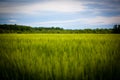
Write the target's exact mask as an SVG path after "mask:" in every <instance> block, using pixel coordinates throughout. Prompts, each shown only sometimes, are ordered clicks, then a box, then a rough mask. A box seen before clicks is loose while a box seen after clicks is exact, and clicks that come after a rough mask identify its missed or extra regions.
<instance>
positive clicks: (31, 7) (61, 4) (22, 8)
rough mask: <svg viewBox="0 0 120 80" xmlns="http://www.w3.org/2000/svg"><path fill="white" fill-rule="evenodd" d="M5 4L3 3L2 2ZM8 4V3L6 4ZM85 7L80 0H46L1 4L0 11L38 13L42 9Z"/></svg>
mask: <svg viewBox="0 0 120 80" xmlns="http://www.w3.org/2000/svg"><path fill="white" fill-rule="evenodd" d="M2 5H3V4H2ZM5 5H6V4H5ZM84 9H85V6H83V5H82V4H81V3H80V2H78V1H46V2H38V3H31V4H24V5H23V4H21V5H17V4H16V5H15V4H14V5H9V6H1V7H0V13H27V14H32V13H37V12H41V11H54V12H79V11H82V10H84Z"/></svg>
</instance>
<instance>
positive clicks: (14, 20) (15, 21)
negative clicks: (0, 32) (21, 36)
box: [8, 19, 17, 23]
mask: <svg viewBox="0 0 120 80" xmlns="http://www.w3.org/2000/svg"><path fill="white" fill-rule="evenodd" d="M8 22H12V23H14V22H17V21H16V20H12V19H11V20H8Z"/></svg>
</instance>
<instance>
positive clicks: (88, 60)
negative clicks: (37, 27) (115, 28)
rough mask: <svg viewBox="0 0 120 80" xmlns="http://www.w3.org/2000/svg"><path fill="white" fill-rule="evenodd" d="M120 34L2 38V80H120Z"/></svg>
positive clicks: (0, 61)
mask: <svg viewBox="0 0 120 80" xmlns="http://www.w3.org/2000/svg"><path fill="white" fill-rule="evenodd" d="M119 76H120V34H0V79H1V80H120V77H119Z"/></svg>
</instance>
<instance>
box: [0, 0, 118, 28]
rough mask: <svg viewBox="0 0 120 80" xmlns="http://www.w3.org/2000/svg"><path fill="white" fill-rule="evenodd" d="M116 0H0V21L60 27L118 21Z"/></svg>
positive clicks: (107, 25)
mask: <svg viewBox="0 0 120 80" xmlns="http://www.w3.org/2000/svg"><path fill="white" fill-rule="evenodd" d="M119 3H120V0H0V24H19V25H27V26H32V27H53V26H54V27H61V28H64V29H86V28H92V29H95V28H112V27H113V25H114V24H120V5H119Z"/></svg>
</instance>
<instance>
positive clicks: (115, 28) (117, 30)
mask: <svg viewBox="0 0 120 80" xmlns="http://www.w3.org/2000/svg"><path fill="white" fill-rule="evenodd" d="M113 33H120V25H114V26H113Z"/></svg>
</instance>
